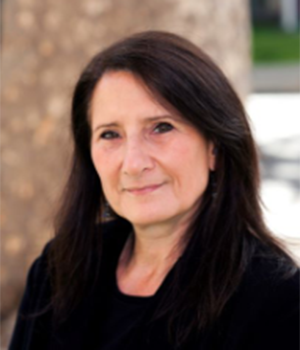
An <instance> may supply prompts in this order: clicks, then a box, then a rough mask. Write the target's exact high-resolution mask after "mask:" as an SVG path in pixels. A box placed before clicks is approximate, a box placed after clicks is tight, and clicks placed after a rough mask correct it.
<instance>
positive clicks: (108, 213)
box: [103, 199, 113, 220]
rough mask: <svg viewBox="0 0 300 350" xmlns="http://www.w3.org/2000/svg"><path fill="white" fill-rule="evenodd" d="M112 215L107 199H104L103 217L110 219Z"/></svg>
mask: <svg viewBox="0 0 300 350" xmlns="http://www.w3.org/2000/svg"><path fill="white" fill-rule="evenodd" d="M112 216H113V215H112V209H111V207H110V205H109V203H108V201H107V200H106V199H105V202H104V208H103V219H104V220H108V219H111V217H112Z"/></svg>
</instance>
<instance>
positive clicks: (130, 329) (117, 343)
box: [98, 283, 154, 350]
mask: <svg viewBox="0 0 300 350" xmlns="http://www.w3.org/2000/svg"><path fill="white" fill-rule="evenodd" d="M153 298H154V296H151V297H138V296H129V295H126V294H123V293H122V292H121V291H120V290H119V289H118V286H117V283H116V284H115V288H114V290H113V293H112V298H111V301H110V305H109V309H108V317H107V319H106V322H105V324H104V325H103V329H102V330H101V337H100V345H99V347H98V349H101V350H119V349H122V346H124V344H128V343H129V342H130V337H131V335H132V334H134V332H135V329H136V328H137V327H138V326H139V324H140V323H141V320H142V319H143V317H144V314H145V312H146V311H147V306H148V305H149V303H150V302H151V300H153Z"/></svg>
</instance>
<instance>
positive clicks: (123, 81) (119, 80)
mask: <svg viewBox="0 0 300 350" xmlns="http://www.w3.org/2000/svg"><path fill="white" fill-rule="evenodd" d="M149 110H150V111H153V112H154V111H156V112H157V113H158V112H160V111H162V110H163V111H164V113H166V109H165V107H163V106H162V105H161V104H160V103H159V102H158V101H157V99H156V98H155V97H154V96H153V94H151V93H150V91H149V89H147V87H146V86H145V84H144V83H143V82H142V81H141V79H139V78H138V77H136V76H135V75H133V74H132V73H130V72H127V71H117V72H107V73H105V74H104V75H103V77H102V78H101V79H100V81H99V82H98V83H97V85H96V87H95V89H94V92H93V95H92V99H91V108H90V112H91V116H92V117H96V116H97V115H99V113H101V115H102V117H108V116H114V115H122V114H125V113H126V114H127V113H128V112H130V113H131V114H136V113H141V114H142V113H144V112H148V111H149Z"/></svg>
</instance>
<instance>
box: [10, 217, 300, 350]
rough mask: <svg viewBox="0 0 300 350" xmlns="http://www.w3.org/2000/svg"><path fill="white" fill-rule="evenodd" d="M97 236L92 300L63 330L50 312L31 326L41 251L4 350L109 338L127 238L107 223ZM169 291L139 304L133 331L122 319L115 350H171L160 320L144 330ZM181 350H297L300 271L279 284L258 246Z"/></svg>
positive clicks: (43, 279) (37, 306)
mask: <svg viewBox="0 0 300 350" xmlns="http://www.w3.org/2000/svg"><path fill="white" fill-rule="evenodd" d="M103 234H104V236H105V243H104V247H105V254H104V255H105V258H104V268H103V270H102V272H101V274H100V276H99V283H98V285H97V287H96V288H95V290H94V291H93V293H91V295H89V296H88V297H86V298H85V299H84V300H83V301H82V303H81V304H80V305H79V306H78V308H77V309H76V310H75V311H74V313H73V314H72V315H71V317H70V318H69V319H68V320H67V322H65V323H64V324H62V326H60V327H59V328H58V329H53V325H51V317H52V312H51V310H49V311H48V312H46V313H45V314H44V315H41V316H38V317H33V318H30V314H33V313H36V312H39V311H41V310H42V309H43V308H44V307H45V306H47V303H48V302H49V300H50V299H49V297H50V294H51V288H50V284H49V276H48V275H47V268H46V266H47V250H48V248H46V249H45V250H44V252H43V254H42V255H41V256H40V257H39V258H38V259H37V260H36V261H35V263H34V264H33V266H32V268H31V270H30V273H29V277H28V281H27V286H26V290H25V294H24V297H23V301H22V304H21V307H20V310H19V312H18V320H17V324H16V328H15V332H14V336H13V339H12V343H11V346H10V348H9V349H10V350H35V349H37V350H41V349H49V350H60V349H72V350H81V349H86V348H88V349H91V350H92V349H95V350H96V349H99V350H100V349H102V347H101V342H102V339H104V338H105V336H106V334H105V332H107V331H109V330H108V329H107V327H106V326H105V324H106V321H107V319H108V310H110V307H109V305H110V302H111V300H112V298H113V297H114V295H115V293H114V289H115V288H116V284H115V278H116V268H117V262H118V259H119V257H120V253H121V250H122V247H123V246H124V244H125V241H126V237H128V235H129V234H130V228H129V227H128V225H124V224H123V223H118V222H112V223H110V224H106V227H105V231H104V233H103ZM183 258H184V256H183ZM174 269H176V265H175V267H174ZM174 269H173V270H171V271H170V273H169V274H168V276H167V279H171V278H172V274H174ZM165 282H166V283H165ZM168 283H169V281H168V280H166V281H164V282H163V284H162V286H161V287H160V288H159V289H158V291H157V292H156V293H155V295H154V296H152V297H150V298H145V299H146V300H144V303H143V304H142V308H141V309H140V311H138V312H139V313H140V315H141V317H140V318H139V319H138V322H137V323H136V324H135V323H134V320H132V318H131V317H130V316H129V317H128V319H127V322H128V323H129V325H130V327H131V328H129V329H127V332H128V333H127V334H126V337H125V338H124V339H122V343H121V344H118V345H119V346H120V347H119V349H121V348H122V349H132V350H133V349H153V348H155V349H162V350H167V349H174V347H172V345H170V344H169V340H168V334H167V321H166V319H165V318H162V319H158V320H156V321H154V322H153V324H152V325H151V326H149V325H148V321H149V320H150V319H151V317H152V315H153V311H154V309H155V307H156V306H157V305H158V303H159V301H160V300H161V298H162V297H163V293H164V291H165V290H166V287H167V284H168ZM182 288H184V286H182ZM119 292H120V291H119ZM121 294H122V293H121ZM119 297H120V296H119ZM127 297H128V295H127ZM121 298H122V296H121ZM123 298H124V295H123ZM132 301H133V302H135V304H133V305H134V306H133V310H132V312H135V305H136V300H134V298H133V300H130V297H129V300H126V295H125V302H129V304H130V302H131V303H132ZM23 316H24V318H23ZM103 330H104V333H103ZM115 332H116V333H115V339H116V340H118V337H119V336H120V334H118V332H117V331H115ZM187 348H188V349H191V350H193V349H195V350H197V349H199V350H200V349H201V350H206V349H207V350H212V349H213V350H240V349H243V350H260V349H261V350H265V349H269V348H270V349H272V350H277V349H278V350H280V349H289V350H294V349H295V350H296V349H298V348H299V271H298V272H297V273H296V274H295V275H294V276H292V277H290V278H287V279H284V278H283V277H282V276H281V274H280V272H279V271H278V261H276V259H271V260H269V261H268V260H267V259H266V258H263V257H260V255H259V245H258V251H257V255H256V256H254V257H253V259H252V261H251V263H250V264H249V266H248V268H247V270H246V272H245V275H244V277H243V279H242V282H241V284H240V286H239V287H238V288H237V290H236V292H235V294H234V295H233V296H232V298H231V300H230V301H229V303H228V305H227V308H226V309H225V310H224V312H223V314H222V315H221V317H220V320H219V322H218V323H216V324H215V325H214V326H213V327H212V329H210V330H209V331H208V330H207V331H205V332H203V333H201V334H200V335H199V338H198V339H197V340H193V341H192V343H191V344H190V345H189V346H188V347H184V349H187ZM103 349H104V348H103ZM110 349H113V348H110Z"/></svg>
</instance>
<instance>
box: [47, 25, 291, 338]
mask: <svg viewBox="0 0 300 350" xmlns="http://www.w3.org/2000/svg"><path fill="white" fill-rule="evenodd" d="M118 70H126V71H130V72H132V74H134V75H136V76H137V77H139V78H140V79H142V81H143V82H144V83H145V86H146V87H147V88H148V89H149V91H150V92H151V93H153V94H154V96H155V97H156V98H157V99H158V100H159V101H160V103H162V104H164V105H165V106H167V107H168V108H173V109H175V110H176V111H177V112H179V113H180V115H181V116H182V117H183V118H186V119H187V120H188V121H189V122H190V123H192V124H193V125H194V126H195V128H196V129H198V130H199V131H200V132H201V133H202V134H203V135H204V136H205V137H206V138H207V139H208V140H212V141H213V142H214V144H215V145H216V149H217V167H216V171H215V172H214V173H213V174H211V177H212V179H211V181H210V183H209V185H208V188H207V189H206V192H205V193H204V196H203V200H202V201H201V205H199V210H198V212H197V215H196V217H195V218H194V220H193V222H192V224H191V226H190V228H189V230H188V231H187V232H186V236H185V239H186V242H187V246H186V250H185V253H184V259H183V262H182V264H181V265H180V266H181V268H178V271H177V273H176V276H175V280H174V284H173V287H172V288H173V291H174V290H179V288H176V286H180V284H181V285H182V283H184V285H185V288H184V289H182V288H181V289H180V291H181V292H180V294H178V293H172V290H171V291H170V295H169V296H168V298H167V299H166V300H168V301H166V302H165V303H164V304H163V305H161V307H160V308H159V310H158V311H157V313H156V317H160V316H161V315H168V319H169V325H170V330H171V334H173V335H174V333H175V331H176V336H177V339H176V340H177V342H183V341H185V340H187V339H188V337H189V336H190V334H191V333H192V332H193V331H194V330H201V329H204V328H205V327H208V326H209V325H211V324H212V323H213V322H214V321H215V320H217V319H218V317H219V316H220V314H221V312H222V310H223V309H224V306H225V305H226V303H227V301H228V300H229V298H230V297H231V296H232V294H233V293H234V291H235V290H236V288H237V286H238V285H239V283H240V281H241V277H242V275H243V273H244V271H245V269H246V267H247V264H248V262H249V261H250V259H251V257H252V256H253V254H254V252H255V249H256V248H255V247H256V246H257V242H260V244H261V245H263V246H266V247H268V248H269V250H270V251H272V252H273V254H274V255H277V256H278V257H281V260H282V258H284V259H286V260H287V261H288V262H289V263H290V265H289V266H293V262H292V259H290V258H289V256H288V255H287V254H286V253H285V252H284V251H283V248H282V247H281V245H280V243H279V242H278V241H277V240H276V239H275V238H274V237H273V236H272V235H271V234H270V232H269V231H268V229H267V228H266V226H265V224H264V221H263V217H262V211H261V203H260V198H259V186H260V179H259V167H258V158H257V152H256V146H255V143H254V141H253V138H252V134H251V130H250V127H249V124H248V121H247V118H246V114H245V111H244V108H243V105H242V103H241V102H240V100H239V98H238V96H237V94H236V93H235V92H234V90H233V89H232V87H231V85H230V84H229V82H228V80H227V79H226V78H225V76H224V74H223V73H222V72H221V70H220V69H219V68H218V67H217V66H216V65H215V64H214V63H213V62H212V60H211V59H210V58H209V57H208V56H207V55H206V54H205V53H204V52H203V51H201V50H200V49H199V48H198V47H196V46H195V45H193V44H192V43H190V42H189V41H187V40H185V39H183V38H181V37H178V36H176V35H174V34H170V33H164V32H144V33H140V34H136V35H133V36H131V37H129V38H127V39H124V40H122V41H120V42H118V43H116V44H114V45H112V46H110V47H109V48H107V49H105V50H104V51H102V52H100V53H99V54H97V55H96V56H95V57H94V58H93V59H92V61H91V62H90V63H89V64H88V66H87V67H86V68H85V69H84V71H83V73H82V74H81V76H80V78H79V81H78V83H77V85H76V88H75V92H74V97H73V105H72V133H73V138H74V155H73V163H72V168H71V172H70V177H69V180H68V182H67V186H66V189H65V193H64V196H63V200H62V204H61V207H60V209H59V211H58V215H57V218H56V237H55V239H54V241H53V243H52V246H51V255H50V261H51V266H52V270H51V271H52V278H53V288H54V294H53V307H54V310H55V311H56V313H57V314H58V315H63V314H67V312H68V311H70V310H71V309H72V308H74V307H75V306H76V304H77V303H78V302H79V301H80V299H81V298H82V297H83V295H84V294H85V293H86V292H87V290H88V289H89V288H90V287H91V283H92V282H95V280H96V279H97V273H95V269H94V268H93V269H92V264H93V263H94V258H93V256H92V252H95V251H97V252H98V256H99V257H98V259H97V261H98V265H97V268H96V271H99V268H100V265H101V247H102V243H101V234H99V229H97V228H96V227H97V226H96V223H97V222H98V221H100V222H101V220H102V217H103V202H104V196H103V192H102V189H101V183H100V180H99V177H98V175H97V173H96V171H95V169H94V166H93V163H92V160H91V154H90V142H91V130H90V123H89V119H90V118H89V117H90V116H89V106H90V102H91V98H92V94H93V91H94V89H95V86H96V84H97V82H98V81H99V79H101V77H102V76H103V74H104V73H105V72H108V71H118ZM92 247H93V249H91V248H92ZM91 269H92V271H91ZM187 271H188V273H187ZM289 271H292V270H289ZM191 309H192V310H195V312H194V313H193V314H194V317H192V318H191V319H190V321H189V323H188V325H187V327H185V328H184V329H176V324H180V322H179V323H178V320H181V319H184V317H185V315H186V314H187V313H188V312H189V311H190V310H191ZM200 315H201V317H200ZM176 322H177V323H176ZM172 332H173V333H172Z"/></svg>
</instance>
